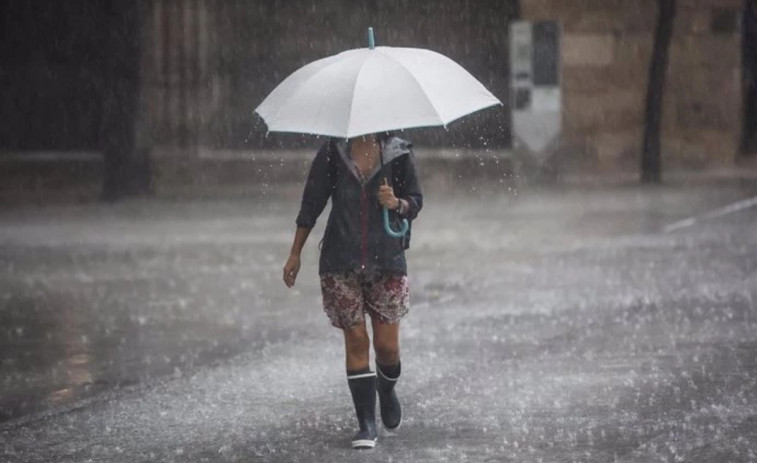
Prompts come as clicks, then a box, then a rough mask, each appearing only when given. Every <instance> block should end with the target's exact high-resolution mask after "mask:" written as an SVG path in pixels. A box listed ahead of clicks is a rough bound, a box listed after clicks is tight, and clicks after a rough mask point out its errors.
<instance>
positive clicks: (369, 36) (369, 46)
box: [368, 27, 376, 50]
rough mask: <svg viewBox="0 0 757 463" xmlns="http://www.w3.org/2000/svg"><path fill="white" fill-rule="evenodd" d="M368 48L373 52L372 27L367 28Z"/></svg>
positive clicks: (374, 44)
mask: <svg viewBox="0 0 757 463" xmlns="http://www.w3.org/2000/svg"><path fill="white" fill-rule="evenodd" d="M368 48H370V49H371V50H373V49H374V48H376V41H375V40H374V38H373V28H372V27H369V28H368Z"/></svg>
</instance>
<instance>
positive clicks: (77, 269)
mask: <svg viewBox="0 0 757 463" xmlns="http://www.w3.org/2000/svg"><path fill="white" fill-rule="evenodd" d="M426 189H427V191H428V194H427V207H426V208H425V209H424V210H423V211H422V213H421V216H420V217H419V220H418V221H417V222H416V224H415V225H414V232H413V238H412V247H411V250H410V251H409V253H408V260H409V265H410V284H411V298H412V308H411V313H410V314H409V315H408V317H407V318H406V319H405V320H404V321H403V327H402V360H403V376H402V378H401V381H400V383H399V385H398V389H397V390H398V393H399V395H400V398H401V400H402V401H403V404H404V409H405V420H404V423H403V426H402V428H401V429H400V431H399V432H397V433H395V434H393V435H389V434H387V433H382V435H381V437H380V440H379V444H378V446H377V448H376V449H374V450H371V451H353V450H351V449H350V448H349V439H350V437H351V436H352V434H353V432H354V416H353V411H352V408H351V402H350V398H349V391H348V388H347V384H346V380H345V375H344V368H343V351H342V341H341V333H340V332H338V331H337V330H335V329H333V328H331V327H330V326H329V324H328V321H327V319H326V317H325V315H323V313H322V311H321V308H320V293H319V289H318V280H317V275H316V265H317V257H318V250H317V242H318V239H319V235H320V234H321V233H322V227H323V224H324V222H325V220H321V221H320V223H319V225H318V228H317V229H316V230H315V231H314V232H313V235H312V237H311V240H310V242H309V243H308V246H307V249H306V251H305V253H304V258H303V260H304V268H303V271H302V272H301V274H300V277H299V279H298V282H297V285H296V287H295V288H294V289H293V290H287V289H286V288H285V287H284V285H283V283H282V282H281V280H280V278H281V267H282V265H283V263H284V260H285V257H286V255H287V252H288V248H289V245H290V243H291V238H292V233H293V228H294V216H295V215H296V212H297V194H298V193H297V192H296V191H295V189H283V190H281V191H278V192H276V191H273V190H272V191H271V192H270V196H269V197H267V198H265V200H264V201H261V200H247V201H244V200H236V201H231V200H226V201H195V202H188V203H187V202H171V201H157V200H151V201H150V200H135V201H129V202H126V203H121V204H116V205H113V206H106V205H78V206H73V205H72V206H56V207H48V208H36V209H28V208H27V209H17V210H6V211H4V212H2V213H0V361H1V362H2V363H1V364H0V365H1V366H2V379H0V420H2V422H0V461H9V462H37V461H39V462H49V461H61V462H67V461H76V462H80V461H81V462H86V461H109V462H118V461H124V462H137V461H545V462H547V461H596V462H605V461H623V462H635V461H638V462H648V461H701V462H714V461H718V462H720V461H757V360H756V359H757V311H756V307H755V301H756V300H757V208H754V207H749V208H744V209H742V210H738V211H735V212H732V213H727V214H722V215H718V214H709V215H708V212H709V211H713V210H716V209H718V208H721V207H723V206H726V205H728V204H731V203H734V202H737V201H743V200H745V199H748V198H752V197H754V196H755V195H757V184H751V185H750V184H748V183H741V184H737V183H719V184H709V185H706V186H704V185H701V186H680V185H679V186H665V187H657V188H646V189H644V188H640V187H615V188H594V189H591V190H579V189H576V188H570V189H550V190H537V189H534V188H530V189H524V190H520V191H516V190H512V189H508V188H506V187H504V186H502V185H500V184H496V185H489V186H486V185H476V184H471V186H470V187H469V188H467V189H466V190H465V191H454V192H452V191H443V190H441V189H439V188H435V186H434V185H433V184H430V185H427V188H426ZM688 217H700V218H701V220H694V221H689V222H685V223H684V224H683V226H681V227H674V230H673V231H670V230H671V229H670V227H668V228H667V230H668V232H666V226H669V225H670V224H675V223H680V221H681V220H682V219H686V218H688Z"/></svg>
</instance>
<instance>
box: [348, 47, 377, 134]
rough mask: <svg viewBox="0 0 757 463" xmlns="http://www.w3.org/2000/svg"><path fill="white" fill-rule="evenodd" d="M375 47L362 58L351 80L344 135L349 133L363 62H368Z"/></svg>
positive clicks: (363, 67) (363, 66)
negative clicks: (350, 95)
mask: <svg viewBox="0 0 757 463" xmlns="http://www.w3.org/2000/svg"><path fill="white" fill-rule="evenodd" d="M374 52H375V49H373V50H371V51H370V52H369V54H367V55H366V57H365V59H364V60H363V64H361V65H360V69H359V70H358V71H357V75H356V76H355V80H354V81H353V82H352V98H351V99H350V109H349V113H348V114H347V130H346V133H345V136H346V137H347V138H349V135H350V129H352V107H353V106H354V105H355V91H356V90H357V82H358V80H360V75H361V74H362V73H363V69H365V63H366V62H368V60H369V59H370V57H371V55H370V53H374Z"/></svg>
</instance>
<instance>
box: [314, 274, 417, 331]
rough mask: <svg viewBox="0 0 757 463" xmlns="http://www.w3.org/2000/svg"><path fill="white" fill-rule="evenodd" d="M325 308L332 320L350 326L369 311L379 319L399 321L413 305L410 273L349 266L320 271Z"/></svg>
mask: <svg viewBox="0 0 757 463" xmlns="http://www.w3.org/2000/svg"><path fill="white" fill-rule="evenodd" d="M321 294H322V295H323V311H324V312H326V315H328V317H329V320H331V324H332V325H334V326H335V327H337V328H341V329H349V328H351V327H353V326H355V325H357V324H359V323H362V322H363V321H364V320H365V314H366V313H368V314H369V315H370V316H371V319H373V320H376V321H378V322H379V323H385V324H390V323H396V322H398V321H400V319H401V318H402V317H404V316H405V315H406V314H407V312H408V310H409V309H410V291H409V289H408V285H407V275H399V274H396V273H391V272H381V271H365V270H350V271H347V272H339V273H325V274H323V275H321Z"/></svg>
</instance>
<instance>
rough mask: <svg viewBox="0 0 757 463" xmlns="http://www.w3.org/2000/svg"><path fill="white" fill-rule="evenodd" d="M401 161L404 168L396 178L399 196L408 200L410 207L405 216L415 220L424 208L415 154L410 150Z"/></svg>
mask: <svg viewBox="0 0 757 463" xmlns="http://www.w3.org/2000/svg"><path fill="white" fill-rule="evenodd" d="M399 161H400V162H401V163H402V168H401V169H399V171H400V173H401V176H400V178H397V179H396V180H395V185H396V186H397V187H398V188H397V190H398V193H399V194H398V195H397V197H398V198H401V199H404V200H405V201H407V204H408V206H409V207H408V210H407V211H405V213H404V214H403V216H404V217H405V218H406V219H408V220H413V219H415V218H416V217H417V216H418V212H420V210H421V209H422V208H423V193H422V192H421V185H420V183H419V181H418V172H417V170H416V168H415V155H414V154H413V152H412V151H410V153H409V154H408V155H407V156H402V157H401V158H400V159H399Z"/></svg>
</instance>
